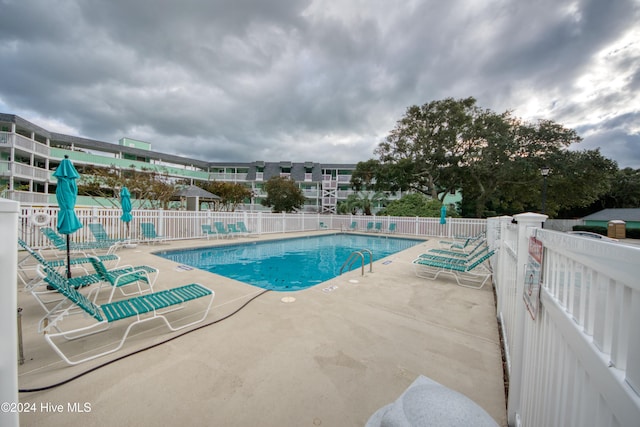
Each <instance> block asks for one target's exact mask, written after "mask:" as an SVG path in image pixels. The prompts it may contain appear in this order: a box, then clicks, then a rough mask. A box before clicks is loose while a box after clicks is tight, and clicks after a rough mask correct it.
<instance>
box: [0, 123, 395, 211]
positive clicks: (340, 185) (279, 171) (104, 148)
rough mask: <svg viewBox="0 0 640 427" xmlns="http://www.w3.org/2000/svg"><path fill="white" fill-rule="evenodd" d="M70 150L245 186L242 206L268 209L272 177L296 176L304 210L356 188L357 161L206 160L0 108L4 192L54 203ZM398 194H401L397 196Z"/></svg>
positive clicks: (88, 159)
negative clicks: (59, 171) (53, 126)
mask: <svg viewBox="0 0 640 427" xmlns="http://www.w3.org/2000/svg"><path fill="white" fill-rule="evenodd" d="M65 155H68V156H69V158H70V159H71V160H72V161H73V163H74V165H76V166H77V167H78V168H79V169H82V167H83V166H88V165H91V166H98V167H105V168H119V169H122V170H132V169H135V170H137V171H155V172H157V173H161V174H163V175H165V176H167V177H169V179H175V180H176V181H178V180H179V181H186V182H188V183H190V184H196V185H197V184H198V182H206V181H226V182H234V183H240V184H242V185H245V186H246V187H247V188H249V189H251V190H252V192H253V194H254V197H253V198H252V199H251V200H247V202H246V203H245V205H244V207H243V209H245V210H265V209H266V208H265V207H263V206H262V205H261V201H262V199H263V198H264V197H266V193H265V192H264V190H263V185H264V183H265V182H266V181H268V180H269V178H271V177H273V176H282V177H289V178H292V179H293V180H294V181H295V182H296V183H297V185H298V186H299V188H300V189H301V190H302V192H303V193H304V195H305V197H306V198H307V202H306V204H305V208H304V210H305V211H308V212H320V213H336V208H337V205H338V202H339V201H341V200H345V199H346V198H347V197H348V196H349V194H352V193H353V190H352V189H351V187H350V185H349V182H350V180H351V174H352V173H353V170H354V169H355V167H356V165H355V164H323V163H317V162H313V161H308V162H291V161H279V162H269V161H254V162H248V163H242V162H238V163H222V162H207V161H204V160H198V159H189V158H185V157H181V156H176V155H172V154H166V153H159V152H156V151H153V150H152V147H151V143H148V142H144V141H138V140H134V139H131V138H121V139H120V140H119V141H118V143H117V144H115V143H109V142H104V141H97V140H93V139H88V138H81V137H77V136H71V135H65V134H60V133H56V132H50V131H48V130H46V129H43V128H41V127H40V126H38V125H36V124H34V123H31V122H29V121H27V120H25V119H23V118H21V117H19V116H16V115H13V114H3V113H0V184H1V185H2V192H1V193H0V196H1V197H4V198H7V199H11V200H16V201H19V202H20V203H21V204H23V205H31V206H47V205H56V204H57V203H56V199H55V187H56V179H55V178H54V177H53V176H52V173H53V171H54V170H55V169H56V167H57V166H58V165H59V164H60V161H61V160H62V159H63V158H64V156H65ZM397 197H399V196H397ZM78 205H81V206H109V204H108V203H105V201H101V200H100V198H97V197H82V196H80V197H79V198H78Z"/></svg>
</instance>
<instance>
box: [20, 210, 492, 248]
mask: <svg viewBox="0 0 640 427" xmlns="http://www.w3.org/2000/svg"><path fill="white" fill-rule="evenodd" d="M38 212H45V213H47V214H48V215H49V216H50V221H49V223H50V224H51V225H52V226H55V223H56V218H57V214H58V208H57V207H49V208H46V207H45V208H33V207H23V208H22V210H21V216H20V218H21V227H20V237H21V238H22V239H24V240H25V241H26V242H27V243H29V244H30V245H33V246H34V247H42V246H47V245H48V244H47V241H46V239H45V238H44V236H42V233H39V232H38V227H36V226H35V225H34V224H33V221H31V217H32V215H33V214H34V213H38ZM75 212H76V215H77V216H78V218H79V219H80V221H81V222H82V223H83V224H84V225H85V227H83V228H82V229H80V230H78V231H77V232H75V233H74V234H73V236H72V239H73V241H76V242H85V241H93V236H92V235H91V232H90V231H89V229H88V227H86V225H87V224H89V223H92V222H99V223H101V224H102V225H103V226H104V228H105V230H106V231H107V233H108V234H109V236H110V237H112V238H114V239H116V238H117V239H122V238H133V239H137V238H140V235H139V232H140V223H142V222H152V223H154V225H155V226H156V231H157V232H158V234H163V235H166V236H168V237H169V238H170V239H175V240H178V239H194V238H200V237H203V235H202V231H201V230H202V228H201V226H202V224H212V223H213V222H223V223H225V224H227V223H237V222H238V221H244V223H245V224H246V225H247V228H249V229H250V230H252V231H254V232H256V233H259V234H270V233H288V232H299V231H312V230H318V229H319V228H320V222H323V223H324V224H326V225H327V227H329V229H333V230H347V229H350V225H351V223H352V222H356V224H357V227H356V229H357V230H359V231H367V230H368V229H369V230H370V229H371V228H370V227H368V223H370V222H371V223H374V224H375V223H377V222H379V223H381V224H382V226H381V230H382V231H386V230H389V226H390V224H392V223H395V224H396V225H395V232H396V233H398V234H405V235H411V236H417V237H424V238H428V237H431V236H440V237H453V236H455V235H477V234H478V233H481V232H483V231H484V230H485V227H486V220H483V219H467V218H451V219H448V220H447V224H445V225H443V224H440V218H420V217H390V216H364V215H320V214H318V213H295V214H283V213H280V214H274V213H270V212H240V211H238V212H213V211H199V212H194V211H173V210H166V211H165V210H145V209H134V210H133V212H132V214H133V220H132V221H131V222H130V223H129V225H128V230H129V231H127V225H126V224H125V223H123V222H122V221H121V220H120V216H121V215H122V212H121V211H120V210H119V209H112V208H99V207H94V208H76V210H75Z"/></svg>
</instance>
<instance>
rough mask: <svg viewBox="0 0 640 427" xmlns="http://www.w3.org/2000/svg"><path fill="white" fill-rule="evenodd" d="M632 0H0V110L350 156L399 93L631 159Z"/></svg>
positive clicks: (47, 120) (380, 135) (222, 156)
mask: <svg viewBox="0 0 640 427" xmlns="http://www.w3.org/2000/svg"><path fill="white" fill-rule="evenodd" d="M639 22H640V2H639V1H638V0H635V1H634V0H576V1H564V0H511V1H510V0H423V1H420V0H319V1H312V0H233V1H222V0H181V1H175V0H146V1H145V0H126V1H121V0H110V1H104V0H75V1H70V0H28V1H27V0H0V64H1V68H0V112H3V113H10V114H17V115H19V116H21V117H23V118H24V119H26V120H29V121H31V122H33V123H36V124H38V125H40V126H41V127H44V128H45V129H48V130H51V131H55V132H61V133H65V134H70V135H77V136H83V137H87V138H92V139H97V140H100V141H107V142H113V143H117V141H118V140H119V139H120V138H122V137H124V136H126V137H130V138H135V139H140V140H143V141H147V142H150V143H151V144H152V149H153V150H155V151H160V152H165V153H172V154H178V155H182V156H187V157H193V158H198V159H203V160H208V161H222V162H226V161H229V162H251V161H254V160H264V161H280V160H290V161H295V162H304V161H315V162H325V163H330V162H337V163H357V162H358V161H364V160H367V159H369V158H374V157H375V155H374V153H373V150H374V149H375V147H376V146H377V145H378V144H379V143H380V142H381V141H382V140H383V139H384V138H385V137H386V136H387V135H388V134H389V131H390V130H391V129H393V128H394V126H395V123H396V121H398V120H399V119H400V118H401V117H402V116H403V115H404V113H405V111H406V109H407V107H409V106H411V105H422V104H425V103H428V102H431V101H434V100H440V99H444V98H448V97H453V98H466V97H469V96H473V97H475V98H476V99H477V104H478V106H480V107H482V108H488V109H491V110H493V111H495V112H503V111H506V110H512V111H513V114H514V115H516V116H518V117H521V118H523V119H526V120H531V121H533V120H536V119H538V118H544V119H550V120H554V121H556V122H558V123H561V124H563V125H565V126H567V127H570V128H574V129H576V130H577V131H578V133H579V134H580V135H581V136H582V137H583V138H584V141H583V142H582V143H581V144H579V145H578V147H576V148H578V149H593V148H597V147H600V149H601V152H602V154H603V155H604V156H605V157H608V158H610V159H613V160H616V161H617V162H618V165H619V166H620V167H621V168H622V167H628V166H629V167H633V168H640V95H639V93H640V24H638V23H639Z"/></svg>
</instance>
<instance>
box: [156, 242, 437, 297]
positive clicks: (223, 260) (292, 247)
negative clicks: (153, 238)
mask: <svg viewBox="0 0 640 427" xmlns="http://www.w3.org/2000/svg"><path fill="white" fill-rule="evenodd" d="M423 242H424V240H416V239H406V238H398V237H387V236H373V235H372V236H367V235H360V234H330V235H322V236H309V237H298V238H289V239H279V240H271V241H264V242H249V243H238V244H228V245H221V246H214V247H206V248H197V249H185V250H176V251H161V252H155V254H156V255H158V256H161V257H163V258H166V259H169V260H172V261H175V262H178V263H181V264H186V265H188V266H191V267H195V268H199V269H201V270H205V271H209V272H211V273H216V274H219V275H221V276H225V277H229V278H232V279H235V280H239V281H241V282H245V283H248V284H250V285H253V286H258V287H260V288H264V289H271V290H275V291H296V290H300V289H305V288H308V287H310V286H313V285H317V284H318V283H322V282H324V281H327V280H329V279H332V278H334V277H336V276H338V275H339V274H340V268H341V267H342V265H343V264H344V262H345V261H346V260H347V258H348V257H349V256H350V255H351V253H352V252H354V251H357V250H361V249H369V250H371V251H372V253H373V259H374V261H376V260H379V259H381V258H384V257H386V256H389V255H391V254H394V253H396V252H400V251H402V250H404V249H408V248H410V247H412V246H414V245H417V244H419V243H423ZM365 261H366V262H367V263H368V262H369V256H368V255H366V254H365ZM361 265H362V264H361V262H360V261H359V260H357V261H356V262H354V263H353V265H352V269H354V268H360V267H361ZM367 268H368V267H367ZM345 271H346V269H345ZM367 271H368V270H367Z"/></svg>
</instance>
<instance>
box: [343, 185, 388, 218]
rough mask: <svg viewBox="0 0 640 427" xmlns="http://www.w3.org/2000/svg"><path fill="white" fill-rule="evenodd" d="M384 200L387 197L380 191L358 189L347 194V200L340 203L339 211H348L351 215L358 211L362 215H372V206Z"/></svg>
mask: <svg viewBox="0 0 640 427" xmlns="http://www.w3.org/2000/svg"><path fill="white" fill-rule="evenodd" d="M386 201H387V197H386V196H385V194H384V193H383V192H381V191H375V192H368V191H366V192H365V191H360V192H358V193H354V194H349V195H348V196H347V200H345V201H344V202H343V203H341V204H340V206H339V210H340V212H341V213H350V214H353V215H355V214H356V213H358V211H362V213H363V214H364V215H373V212H372V208H373V207H374V206H376V205H378V204H381V203H385V202H386Z"/></svg>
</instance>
